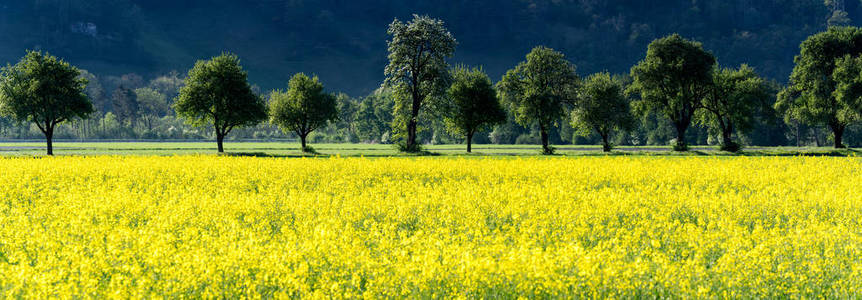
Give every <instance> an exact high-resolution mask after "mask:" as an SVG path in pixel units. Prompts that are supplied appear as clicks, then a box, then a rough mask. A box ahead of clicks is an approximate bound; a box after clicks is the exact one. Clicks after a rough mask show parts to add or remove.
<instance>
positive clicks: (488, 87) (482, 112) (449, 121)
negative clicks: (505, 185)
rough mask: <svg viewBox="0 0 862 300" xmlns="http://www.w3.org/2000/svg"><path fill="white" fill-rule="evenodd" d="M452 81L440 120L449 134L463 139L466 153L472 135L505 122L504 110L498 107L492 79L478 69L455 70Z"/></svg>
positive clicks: (460, 68) (470, 149)
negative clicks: (460, 136)
mask: <svg viewBox="0 0 862 300" xmlns="http://www.w3.org/2000/svg"><path fill="white" fill-rule="evenodd" d="M452 78H453V82H452V86H451V87H449V90H448V95H449V96H448V100H449V101H448V102H447V103H446V105H445V116H444V118H443V120H444V122H445V123H446V128H447V129H448V130H449V131H450V132H452V133H453V134H461V135H464V136H465V137H466V140H467V152H468V153H469V152H472V150H473V147H472V145H473V135H474V134H475V133H476V132H478V131H481V130H485V129H488V128H489V127H492V126H494V125H497V124H502V123H505V122H506V111H505V110H504V109H503V107H502V106H501V105H500V99H499V98H497V91H496V90H494V85H493V84H491V79H490V78H488V75H486V74H485V72H483V71H482V70H481V69H467V68H465V67H457V68H455V70H453V72H452Z"/></svg>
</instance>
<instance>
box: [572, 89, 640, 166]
mask: <svg viewBox="0 0 862 300" xmlns="http://www.w3.org/2000/svg"><path fill="white" fill-rule="evenodd" d="M634 125H635V120H634V117H632V114H631V110H630V109H629V100H628V99H627V98H626V95H625V90H624V88H623V83H622V81H621V80H619V79H616V78H613V77H611V75H610V74H608V73H598V74H593V75H591V76H590V77H589V78H587V80H586V81H585V82H584V86H583V88H582V89H581V93H580V97H579V99H578V102H577V104H576V105H575V109H574V110H572V126H574V127H575V128H576V129H577V132H578V133H579V134H582V135H587V134H590V133H591V132H595V133H598V134H599V136H601V137H602V151H604V152H610V151H611V148H612V145H611V144H610V142H609V138H610V135H611V133H612V132H613V131H617V130H630V129H631V128H633V127H634Z"/></svg>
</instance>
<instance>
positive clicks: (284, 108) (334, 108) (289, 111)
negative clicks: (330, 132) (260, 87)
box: [269, 73, 338, 152]
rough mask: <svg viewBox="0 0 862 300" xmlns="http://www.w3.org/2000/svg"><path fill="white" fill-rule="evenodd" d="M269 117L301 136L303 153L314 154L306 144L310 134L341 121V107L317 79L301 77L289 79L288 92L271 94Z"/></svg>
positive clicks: (300, 74) (274, 122) (280, 126)
mask: <svg viewBox="0 0 862 300" xmlns="http://www.w3.org/2000/svg"><path fill="white" fill-rule="evenodd" d="M269 115H270V121H271V122H272V123H273V124H275V125H278V127H279V128H281V129H282V130H284V131H292V132H294V133H296V135H297V136H299V138H300V141H301V144H302V151H303V152H312V151H311V149H310V148H309V147H308V146H307V144H306V138H307V137H308V134H309V133H311V132H312V131H314V130H316V129H318V128H320V127H323V126H326V124H327V123H329V121H333V120H336V119H338V104H337V103H336V97H335V96H334V95H332V94H329V93H326V92H325V91H324V90H323V84H322V83H320V80H319V79H318V78H317V77H316V76H315V77H314V78H311V77H308V76H307V75H305V74H303V73H299V74H296V75H294V76H293V77H292V78H291V79H290V82H289V83H288V89H287V92H283V91H273V92H272V93H271V94H270V102H269Z"/></svg>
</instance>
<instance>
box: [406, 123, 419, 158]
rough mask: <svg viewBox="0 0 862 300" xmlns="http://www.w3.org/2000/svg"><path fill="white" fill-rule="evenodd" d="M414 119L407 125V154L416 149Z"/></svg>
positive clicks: (415, 125)
mask: <svg viewBox="0 0 862 300" xmlns="http://www.w3.org/2000/svg"><path fill="white" fill-rule="evenodd" d="M416 127H417V124H416V118H411V119H410V122H408V123H407V145H406V148H405V150H406V151H407V152H415V151H416V150H417V149H416Z"/></svg>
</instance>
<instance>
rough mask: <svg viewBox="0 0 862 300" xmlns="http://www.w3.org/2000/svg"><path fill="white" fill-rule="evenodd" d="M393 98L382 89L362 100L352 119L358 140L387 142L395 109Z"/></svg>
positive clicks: (388, 92)
mask: <svg viewBox="0 0 862 300" xmlns="http://www.w3.org/2000/svg"><path fill="white" fill-rule="evenodd" d="M393 98H394V97H393V96H392V93H391V92H390V91H388V90H386V89H383V88H380V89H377V90H376V91H374V92H373V93H371V94H370V95H368V96H366V97H365V98H362V101H360V102H359V105H358V107H357V110H356V115H355V117H354V120H355V122H356V134H357V135H358V137H359V140H361V141H363V142H370V143H388V142H389V140H388V139H389V135H391V130H392V128H391V127H390V126H391V125H392V121H393V116H392V113H393V111H394V107H395V100H394V99H393ZM384 136H385V137H386V138H385V139H384Z"/></svg>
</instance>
